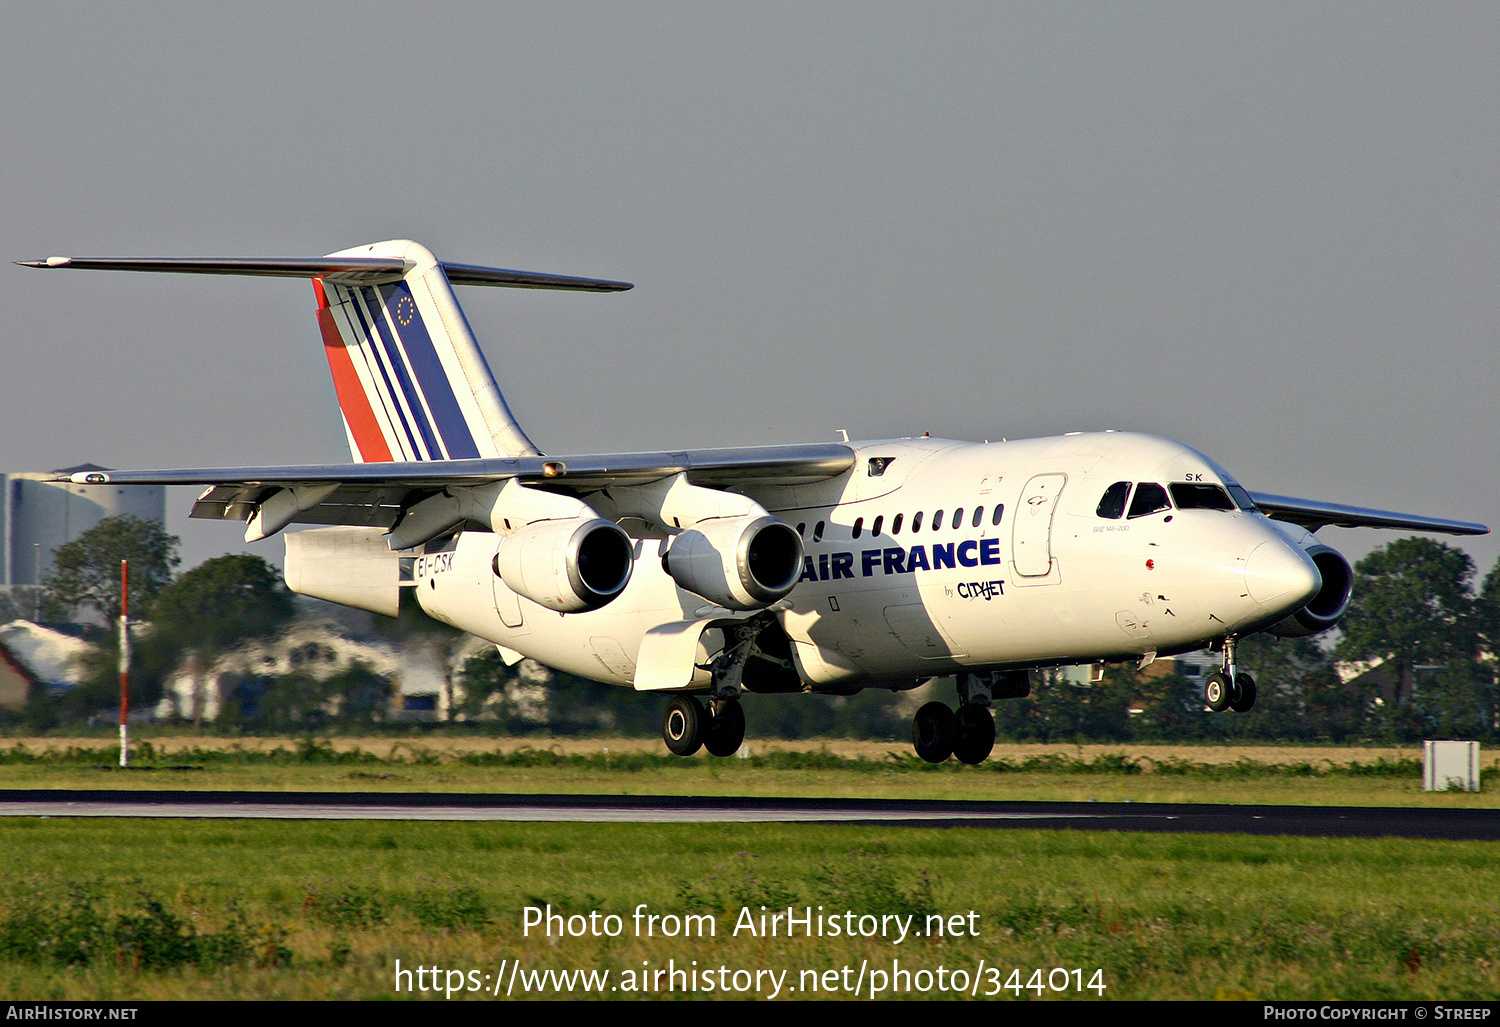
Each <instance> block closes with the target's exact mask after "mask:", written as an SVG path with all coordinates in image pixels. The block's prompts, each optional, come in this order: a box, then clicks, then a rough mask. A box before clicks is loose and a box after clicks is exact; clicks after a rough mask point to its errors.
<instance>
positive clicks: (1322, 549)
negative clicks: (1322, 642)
mask: <svg viewBox="0 0 1500 1027" xmlns="http://www.w3.org/2000/svg"><path fill="white" fill-rule="evenodd" d="M1302 549H1303V551H1304V552H1306V553H1307V555H1308V556H1310V557H1312V562H1313V563H1315V564H1317V565H1318V573H1319V574H1321V575H1322V576H1323V587H1322V588H1320V589H1318V594H1317V595H1315V596H1313V597H1312V598H1311V599H1310V600H1308V602H1307V605H1305V606H1303V607H1302V609H1300V610H1298V611H1296V612H1295V613H1293V614H1291V615H1290V616H1289V617H1287V618H1286V619H1285V620H1281V621H1278V622H1277V623H1275V624H1272V625H1271V626H1270V627H1269V628H1266V629H1264V630H1265V631H1267V632H1269V633H1270V634H1272V635H1276V636H1278V637H1280V638H1306V637H1308V636H1309V635H1316V634H1320V633H1321V632H1324V631H1327V630H1328V629H1329V628H1331V627H1333V626H1334V625H1335V624H1337V623H1338V622H1339V621H1340V620H1341V619H1343V616H1344V611H1346V610H1348V609H1349V597H1350V595H1352V594H1353V592H1354V570H1353V568H1351V567H1350V566H1349V561H1348V560H1345V559H1344V557H1343V554H1341V553H1339V552H1338V551H1337V550H1335V549H1330V548H1329V547H1328V546H1325V545H1323V544H1322V543H1321V542H1318V541H1316V540H1314V539H1311V538H1309V540H1308V541H1305V542H1304V543H1303V544H1302Z"/></svg>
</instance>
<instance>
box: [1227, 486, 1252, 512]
mask: <svg viewBox="0 0 1500 1027" xmlns="http://www.w3.org/2000/svg"><path fill="white" fill-rule="evenodd" d="M1224 487H1225V488H1227V489H1228V490H1229V494H1230V496H1232V497H1233V498H1234V501H1235V504H1236V505H1237V506H1238V507H1239V508H1240V509H1241V510H1256V509H1259V507H1257V506H1256V505H1255V500H1253V499H1251V498H1250V493H1248V492H1246V491H1245V489H1244V486H1242V485H1241V484H1240V483H1239V482H1236V481H1228V480H1226V481H1225V482H1224Z"/></svg>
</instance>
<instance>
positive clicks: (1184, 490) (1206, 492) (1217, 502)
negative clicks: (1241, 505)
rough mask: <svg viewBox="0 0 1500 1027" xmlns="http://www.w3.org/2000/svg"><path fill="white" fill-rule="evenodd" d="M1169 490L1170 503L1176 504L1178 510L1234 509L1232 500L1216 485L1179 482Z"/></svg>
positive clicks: (1173, 484)
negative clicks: (1170, 493)
mask: <svg viewBox="0 0 1500 1027" xmlns="http://www.w3.org/2000/svg"><path fill="white" fill-rule="evenodd" d="M1169 488H1170V489H1171V490H1172V502H1173V503H1175V504H1177V509H1179V510H1233V509H1234V500H1232V499H1230V498H1229V493H1227V492H1225V491H1224V490H1223V489H1221V488H1219V486H1217V485H1209V484H1201V485H1200V484H1198V483H1197V482H1190V481H1188V482H1184V481H1179V482H1174V483H1172V485H1170V486H1169Z"/></svg>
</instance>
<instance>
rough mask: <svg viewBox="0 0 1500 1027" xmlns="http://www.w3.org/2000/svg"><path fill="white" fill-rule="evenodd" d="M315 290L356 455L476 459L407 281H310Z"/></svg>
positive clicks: (451, 388)
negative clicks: (352, 283)
mask: <svg viewBox="0 0 1500 1027" xmlns="http://www.w3.org/2000/svg"><path fill="white" fill-rule="evenodd" d="M314 287H315V290H316V292H317V297H318V307H319V313H318V321H319V325H320V326H321V327H322V329H323V334H324V348H325V350H326V352H327V354H328V361H329V367H330V369H331V370H332V372H333V377H334V387H335V389H336V391H337V393H338V398H339V406H340V408H341V409H342V410H343V413H344V421H345V424H346V425H347V426H348V430H349V436H350V439H351V441H352V443H353V445H354V448H355V449H356V451H357V452H356V454H355V455H356V456H357V457H358V458H359V459H360V460H363V461H367V462H368V461H372V460H391V459H407V460H445V459H446V460H457V459H466V458H472V457H478V456H480V455H481V454H480V451H479V446H478V445H477V444H476V442H475V437H474V432H473V430H472V428H471V426H470V424H469V422H468V420H467V418H466V417H465V416H464V412H463V408H462V407H461V406H460V404H459V400H458V397H457V395H456V393H455V391H454V385H453V382H452V380H451V379H450V377H449V373H448V369H447V368H446V367H445V366H444V364H443V360H442V357H441V356H440V355H439V353H438V350H437V344H436V343H435V342H434V340H433V338H432V335H431V333H430V332H429V331H428V328H427V324H426V321H425V319H424V318H423V317H422V314H421V311H420V310H419V309H418V306H417V302H416V299H415V298H414V297H413V296H412V292H411V288H410V286H409V285H408V284H407V283H406V282H398V283H395V284H390V285H379V286H354V287H351V286H344V285H340V284H336V283H325V282H323V281H321V280H315V282H314ZM330 293H331V296H330ZM335 308H337V310H335Z"/></svg>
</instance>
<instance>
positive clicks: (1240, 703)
mask: <svg viewBox="0 0 1500 1027" xmlns="http://www.w3.org/2000/svg"><path fill="white" fill-rule="evenodd" d="M1229 708H1230V709H1231V710H1233V711H1234V712H1236V713H1249V712H1250V711H1251V710H1253V709H1254V708H1255V679H1254V678H1253V677H1251V676H1250V675H1249V674H1236V675H1235V678H1234V692H1233V693H1232V694H1231V695H1230V697H1229Z"/></svg>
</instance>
